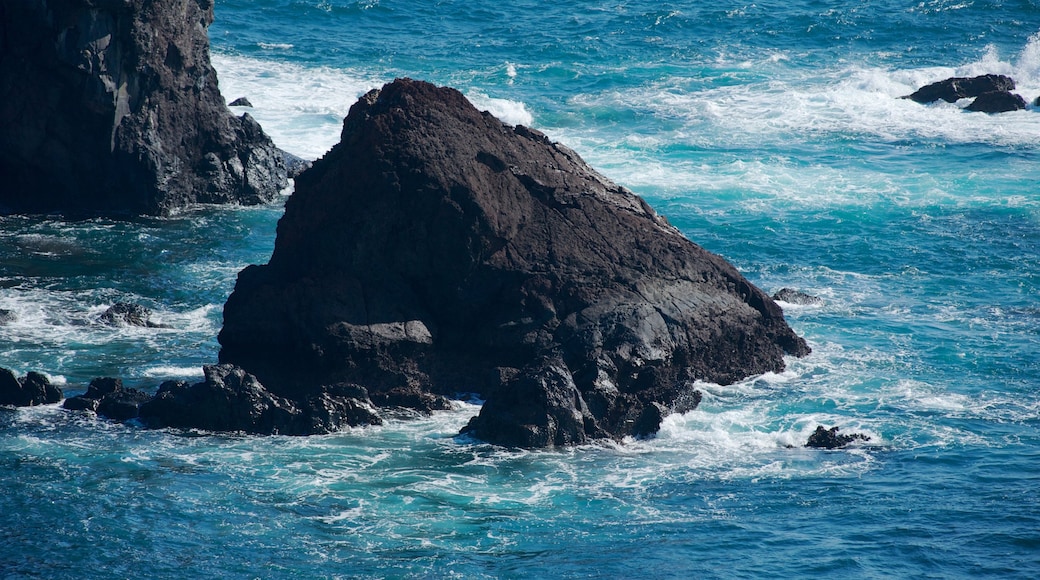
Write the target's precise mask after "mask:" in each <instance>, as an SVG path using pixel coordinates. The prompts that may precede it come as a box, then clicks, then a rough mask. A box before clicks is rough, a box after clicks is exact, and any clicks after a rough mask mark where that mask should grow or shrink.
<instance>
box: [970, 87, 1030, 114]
mask: <svg viewBox="0 0 1040 580" xmlns="http://www.w3.org/2000/svg"><path fill="white" fill-rule="evenodd" d="M1024 108H1026V100H1025V99H1023V98H1022V97H1021V96H1020V95H1016V94H1015V93H1011V92H1007V91H990V92H988V93H982V94H981V95H979V96H978V97H976V98H975V100H974V101H972V102H971V104H969V105H968V106H967V107H965V109H967V110H969V111H975V112H977V113H1008V112H1011V111H1020V110H1022V109H1024Z"/></svg>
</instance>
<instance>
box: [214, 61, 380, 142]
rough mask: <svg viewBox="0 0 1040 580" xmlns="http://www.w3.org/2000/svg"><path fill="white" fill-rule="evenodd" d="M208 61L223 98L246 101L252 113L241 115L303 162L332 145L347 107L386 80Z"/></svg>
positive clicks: (275, 63) (320, 69) (272, 64)
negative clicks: (301, 158)
mask: <svg viewBox="0 0 1040 580" xmlns="http://www.w3.org/2000/svg"><path fill="white" fill-rule="evenodd" d="M212 60H213V66H214V68H216V69H217V72H218V75H219V78H220V92H221V93H222V94H223V95H224V98H225V99H227V100H228V101H229V102H230V101H231V100H234V99H237V98H238V97H247V98H248V99H249V101H250V102H251V103H252V104H253V108H251V109H247V110H246V112H248V113H249V115H250V116H252V117H254V118H255V119H256V120H257V121H259V122H260V125H261V126H262V127H263V128H264V131H265V132H266V133H267V134H268V135H270V136H271V139H272V140H273V141H274V142H275V144H276V145H278V146H279V147H281V148H282V149H285V150H286V151H288V152H290V153H293V154H294V155H298V156H300V157H303V158H304V159H317V158H318V157H321V156H322V155H324V154H325V152H326V151H328V150H329V149H330V148H331V147H332V146H333V145H335V144H336V143H337V142H338V141H339V134H340V130H341V129H342V124H343V118H344V117H346V115H347V112H348V111H349V110H350V106H351V105H353V104H354V102H356V101H357V99H358V97H360V96H361V95H363V94H365V93H366V92H368V91H369V90H371V89H373V88H378V87H380V86H382V85H383V84H384V83H385V82H386V80H387V79H383V78H380V77H374V76H372V75H369V74H366V73H362V72H358V71H354V70H349V69H334V68H329V67H314V68H308V67H303V66H300V65H296V64H291V63H285V62H278V61H271V60H262V59H256V58H249V57H243V56H231V55H227V54H221V53H214V54H213V56H212Z"/></svg>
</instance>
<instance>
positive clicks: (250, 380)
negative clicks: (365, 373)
mask: <svg viewBox="0 0 1040 580" xmlns="http://www.w3.org/2000/svg"><path fill="white" fill-rule="evenodd" d="M203 372H204V374H205V380H204V381H202V382H200V383H196V384H194V385H188V384H187V383H186V382H183V381H167V382H165V383H163V384H162V385H160V386H159V390H158V391H157V392H156V394H155V397H154V398H152V399H151V400H150V401H148V402H146V403H144V404H143V405H141V408H140V417H141V419H142V420H143V421H144V422H145V423H146V424H148V425H150V426H152V427H180V428H196V429H204V430H208V431H241V432H245V433H255V434H264V435H269V434H275V433H278V434H282V435H310V434H316V433H330V432H333V431H336V430H338V429H341V428H343V427H345V426H348V425H377V424H380V423H381V422H382V419H381V418H380V417H379V415H378V413H377V412H376V411H375V409H374V408H373V406H372V404H371V402H369V401H368V400H367V399H365V400H361V399H360V398H358V397H361V398H364V395H363V391H361V393H358V392H353V391H347V392H344V391H343V390H341V389H340V390H337V389H336V388H332V389H329V390H328V391H318V392H316V393H314V394H313V395H311V396H310V397H307V398H306V399H301V400H290V399H286V398H284V397H279V396H278V395H275V394H273V393H271V392H269V391H268V390H267V389H266V388H264V386H263V385H262V384H261V383H260V381H258V380H257V378H256V377H255V376H253V375H251V374H249V373H247V372H245V371H244V370H242V369H241V368H238V367H235V366H233V365H214V366H207V367H204V368H203Z"/></svg>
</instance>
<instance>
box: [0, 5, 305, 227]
mask: <svg viewBox="0 0 1040 580" xmlns="http://www.w3.org/2000/svg"><path fill="white" fill-rule="evenodd" d="M212 21H213V2H212V0H168V1H164V2H157V1H153V0H16V1H4V2H2V3H0V127H2V128H3V129H2V130H0V175H2V176H3V187H0V213H12V212H55V211H56V212H64V213H67V214H79V213H85V214H142V213H143V214H168V213H170V212H173V211H175V210H177V209H178V208H182V207H184V206H186V205H189V204H193V203H227V202H235V203H244V204H254V203H262V202H266V201H269V200H271V199H273V198H274V197H275V196H276V195H277V194H278V192H279V191H280V190H281V189H283V188H284V187H285V186H286V185H287V184H288V181H287V178H286V167H285V161H284V159H283V156H282V152H281V151H280V150H278V149H277V148H276V147H274V145H273V144H272V143H271V140H270V139H269V138H268V137H267V136H266V135H265V134H264V132H263V131H262V130H261V128H260V125H258V124H257V123H256V121H254V120H253V119H252V118H251V117H250V116H249V115H248V114H244V115H242V116H241V117H235V116H233V115H232V114H231V113H230V111H229V110H228V108H227V106H226V105H225V104H224V99H223V97H221V95H220V91H219V90H218V88H217V76H216V73H215V71H214V70H213V67H212V66H211V65H210V61H209V40H208V37H207V34H206V28H207V27H208V26H209V24H210V23H211V22H212Z"/></svg>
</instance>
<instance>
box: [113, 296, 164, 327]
mask: <svg viewBox="0 0 1040 580" xmlns="http://www.w3.org/2000/svg"><path fill="white" fill-rule="evenodd" d="M98 322H100V323H101V324H105V325H108V326H141V327H144V328H169V327H168V326H167V325H165V324H160V323H158V322H154V321H153V320H152V311H151V310H150V309H148V308H147V307H144V306H141V305H140V304H134V303H131V302H116V303H115V304H113V305H112V306H109V307H108V308H106V309H105V311H104V312H102V313H101V315H100V316H98Z"/></svg>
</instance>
